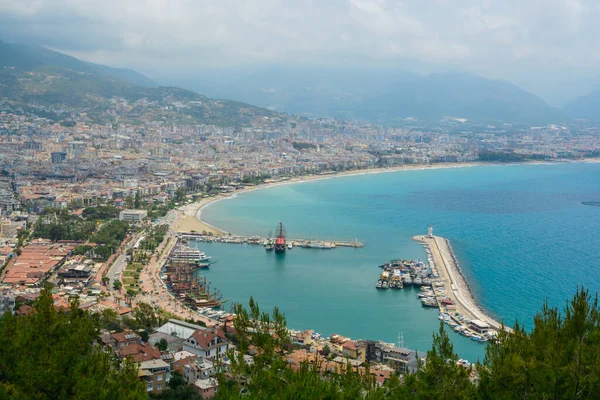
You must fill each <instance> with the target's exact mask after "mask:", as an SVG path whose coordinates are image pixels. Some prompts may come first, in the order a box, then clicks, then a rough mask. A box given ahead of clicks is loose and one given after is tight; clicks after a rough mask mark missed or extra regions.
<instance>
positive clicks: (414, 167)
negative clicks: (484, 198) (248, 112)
mask: <svg viewBox="0 0 600 400" xmlns="http://www.w3.org/2000/svg"><path fill="white" fill-rule="evenodd" d="M567 162H571V161H567ZM573 162H582V163H600V158H589V159H585V160H578V161H573ZM555 163H560V162H559V161H557V162H555ZM513 164H523V165H533V164H553V162H546V161H536V162H524V163H503V164H499V163H487V162H479V161H473V162H464V163H435V164H426V165H423V164H405V165H400V166H396V167H390V168H368V169H360V170H352V171H344V172H338V173H325V174H311V175H304V176H300V177H295V178H291V179H281V180H277V181H273V182H267V183H264V184H261V185H257V186H252V187H246V188H244V189H241V190H236V191H235V192H232V193H230V194H219V195H217V196H214V197H207V198H203V199H201V200H199V201H197V202H195V203H192V204H188V205H186V206H184V207H182V208H181V210H182V214H181V215H180V216H179V217H178V219H177V221H176V222H175V225H174V226H175V230H176V231H177V232H191V231H196V232H202V231H203V230H206V231H207V232H212V233H213V234H214V235H223V234H227V233H229V232H225V231H223V230H221V229H219V228H218V227H215V226H213V225H211V224H209V223H207V222H205V221H203V220H202V210H203V209H204V208H206V207H208V206H209V205H211V204H213V203H216V202H218V201H221V200H227V199H231V198H233V197H235V196H237V195H240V194H243V193H248V192H253V191H256V190H263V189H268V188H272V187H276V186H282V185H292V184H299V183H305V182H313V181H317V180H324V179H335V178H342V177H348V176H356V175H369V174H383V173H392V172H400V171H419V170H432V169H448V168H468V167H479V166H502V165H513Z"/></svg>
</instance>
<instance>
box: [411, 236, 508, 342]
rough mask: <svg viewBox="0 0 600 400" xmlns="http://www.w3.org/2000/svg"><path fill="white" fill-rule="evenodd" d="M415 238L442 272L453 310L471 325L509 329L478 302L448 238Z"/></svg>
mask: <svg viewBox="0 0 600 400" xmlns="http://www.w3.org/2000/svg"><path fill="white" fill-rule="evenodd" d="M413 240H416V241H417V242H420V243H422V244H423V245H424V246H425V248H426V250H427V253H428V255H429V256H430V257H431V262H432V263H433V264H434V266H435V268H436V270H437V271H438V273H439V274H440V280H441V282H443V284H444V286H445V287H446V294H447V295H451V296H452V297H453V298H454V299H453V300H454V306H455V310H452V311H454V312H457V313H459V314H460V315H461V316H462V317H463V318H465V319H467V320H470V322H469V324H470V326H474V327H477V326H480V327H486V326H489V327H490V328H492V329H494V330H496V331H497V330H500V329H503V328H504V329H507V330H509V328H507V327H504V326H503V324H502V323H500V322H498V321H496V320H495V319H494V318H492V317H491V316H489V315H488V314H487V313H486V312H485V311H484V310H483V309H482V308H481V307H480V306H479V304H477V301H476V299H475V297H474V296H473V292H472V291H471V287H470V286H469V284H468V282H467V280H466V279H465V276H464V275H463V273H462V271H461V270H460V267H459V264H458V261H457V259H456V257H455V255H454V253H453V252H452V248H451V247H450V242H449V241H448V239H446V238H443V237H440V236H428V235H419V236H414V237H413Z"/></svg>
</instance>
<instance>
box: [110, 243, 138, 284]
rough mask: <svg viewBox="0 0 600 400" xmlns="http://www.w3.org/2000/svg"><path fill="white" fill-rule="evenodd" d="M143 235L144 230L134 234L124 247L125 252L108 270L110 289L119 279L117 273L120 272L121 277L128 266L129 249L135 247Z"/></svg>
mask: <svg viewBox="0 0 600 400" xmlns="http://www.w3.org/2000/svg"><path fill="white" fill-rule="evenodd" d="M142 235H143V232H138V233H136V234H135V235H133V236H132V238H131V239H130V240H129V242H128V243H127V245H125V248H124V249H123V253H122V254H120V255H119V256H118V257H117V259H116V260H115V262H114V263H113V264H112V266H111V267H110V269H109V270H108V272H107V274H106V276H108V279H109V281H108V288H109V290H112V288H113V284H114V283H115V281H116V280H117V279H116V277H115V275H116V274H118V275H119V277H120V276H121V274H122V273H123V270H124V269H125V267H126V266H127V250H129V249H131V248H133V246H134V245H135V244H136V243H137V241H138V240H139V239H140V238H141V237H142Z"/></svg>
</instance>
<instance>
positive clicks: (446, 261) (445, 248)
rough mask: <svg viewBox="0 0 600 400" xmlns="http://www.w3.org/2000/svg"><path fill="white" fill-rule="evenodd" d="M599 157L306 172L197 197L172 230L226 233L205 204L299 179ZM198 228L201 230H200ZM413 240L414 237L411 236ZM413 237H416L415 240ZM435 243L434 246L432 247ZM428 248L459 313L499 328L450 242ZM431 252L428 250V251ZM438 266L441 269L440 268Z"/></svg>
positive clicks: (437, 242)
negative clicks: (206, 213)
mask: <svg viewBox="0 0 600 400" xmlns="http://www.w3.org/2000/svg"><path fill="white" fill-rule="evenodd" d="M598 162H600V159H586V160H577V161H557V162H524V163H488V162H472V163H440V164H434V165H403V166H398V167H393V168H372V169H362V170H354V171H345V172H342V173H336V174H323V175H306V176H302V177H297V178H292V179H287V180H280V181H276V182H269V183H266V184H262V185H258V186H254V187H248V188H245V189H242V190H237V191H235V192H233V193H229V194H220V195H218V196H215V197H207V198H204V199H201V200H200V201H198V202H195V203H192V204H189V205H187V206H185V207H183V208H182V209H180V210H181V214H178V218H177V219H176V221H175V223H174V226H176V227H177V228H176V229H175V231H179V232H183V231H186V230H185V229H182V228H183V227H189V226H192V225H193V226H195V228H194V227H192V228H191V229H187V232H189V231H191V230H192V229H193V230H195V231H197V232H201V231H202V230H207V231H211V232H213V234H215V235H227V234H228V232H226V231H224V230H222V229H220V228H218V227H215V226H213V225H211V224H209V223H207V222H205V221H204V220H202V210H204V208H206V207H208V206H209V205H211V204H215V203H216V202H218V201H221V200H227V199H231V198H235V197H236V196H238V195H239V194H244V193H248V192H252V191H256V190H262V189H268V188H272V187H276V186H282V185H290V184H299V183H303V182H312V181H317V180H324V179H333V178H339V177H346V176H355V175H367V174H377V173H391V172H400V171H414V170H428V169H446V168H465V167H476V166H504V165H527V164H533V165H552V164H564V163H598ZM184 218H185V221H188V222H189V221H192V220H195V221H196V222H193V223H192V225H187V224H179V225H178V224H177V222H178V221H182V220H183V219H184ZM202 227H203V228H204V229H202ZM413 239H415V237H413ZM415 240H416V239H415ZM434 244H435V246H434ZM429 247H430V248H432V247H435V248H437V249H438V254H439V256H438V257H437V258H438V260H437V262H436V263H435V264H436V266H438V265H440V266H441V267H442V268H443V271H442V272H444V273H445V274H444V276H445V277H446V279H447V280H448V283H449V284H448V285H447V286H446V287H447V289H448V293H450V292H451V293H453V296H454V299H455V300H456V301H457V303H459V305H460V311H459V310H457V311H459V312H461V314H463V315H465V316H470V317H471V318H472V319H479V320H481V321H484V322H487V323H488V324H489V325H490V326H492V327H493V328H494V329H496V330H499V329H501V327H502V324H501V323H500V322H498V321H496V320H495V319H494V318H492V317H491V316H489V314H487V313H486V311H485V310H484V309H483V308H482V307H481V306H480V305H479V304H478V302H477V300H476V299H475V296H474V295H473V292H472V290H471V287H470V285H469V283H468V281H467V279H466V278H465V276H464V274H463V272H462V271H461V269H460V266H459V264H458V262H457V260H456V258H455V256H454V254H453V252H452V249H451V247H450V243H449V241H448V240H447V239H445V238H439V241H436V242H435V243H432V244H431V245H430V246H429ZM433 253H434V252H433V251H432V254H433ZM440 269H441V268H440ZM453 284H454V286H455V289H456V290H453V288H452V285H453ZM505 329H507V330H510V328H508V327H505Z"/></svg>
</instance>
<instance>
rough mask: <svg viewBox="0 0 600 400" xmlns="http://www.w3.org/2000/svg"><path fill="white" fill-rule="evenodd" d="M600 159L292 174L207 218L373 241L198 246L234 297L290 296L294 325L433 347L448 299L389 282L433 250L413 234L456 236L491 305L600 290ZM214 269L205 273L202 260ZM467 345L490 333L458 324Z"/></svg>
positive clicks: (230, 225)
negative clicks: (389, 269) (307, 178)
mask: <svg viewBox="0 0 600 400" xmlns="http://www.w3.org/2000/svg"><path fill="white" fill-rule="evenodd" d="M584 201H600V164H550V165H548V164H536V165H505V166H477V167H466V168H450V169H426V170H412V171H398V172H392V173H382V174H372V175H357V176H346V177H339V178H335V179H326V180H319V181H312V182H306V183H300V184H293V185H284V186H278V187H273V188H268V189H264V190H258V191H254V192H249V193H243V194H240V195H239V196H236V197H235V198H233V199H228V200H223V201H219V202H216V203H214V204H211V205H210V206H209V207H207V208H205V209H204V210H203V211H202V218H203V219H204V220H206V221H207V222H208V223H210V224H213V225H215V226H218V227H220V228H222V229H224V230H226V231H229V232H234V233H235V234H241V235H261V236H266V235H267V234H268V233H269V231H270V230H271V231H275V228H276V225H277V223H278V222H279V220H282V221H283V223H284V225H285V227H286V228H287V233H288V236H289V237H291V238H315V239H323V240H327V239H332V240H333V239H338V240H353V239H355V238H358V239H359V240H360V241H362V242H363V243H364V244H365V247H364V248H362V249H349V248H337V249H334V250H316V249H312V250H309V249H301V248H297V249H293V250H291V251H289V252H287V253H286V254H285V255H283V256H281V257H279V256H277V255H275V254H272V253H267V252H265V251H264V249H263V248H262V247H260V246H248V245H236V244H205V243H201V244H199V247H200V248H201V249H202V250H203V251H205V252H206V253H208V254H209V255H211V256H213V257H214V259H215V260H217V263H216V264H214V265H213V266H212V267H211V269H210V270H209V271H207V272H206V276H207V278H208V280H209V281H211V282H212V286H213V287H215V288H218V289H219V290H220V291H221V292H222V293H223V294H224V297H226V298H230V299H231V300H230V301H235V302H242V303H245V304H247V301H248V298H249V297H250V296H254V298H255V299H256V300H258V302H259V304H260V305H261V307H262V308H263V309H265V310H267V309H271V308H272V307H273V306H275V305H276V306H278V307H279V308H280V309H281V310H282V311H284V312H285V314H286V316H287V320H288V326H289V327H291V328H295V329H314V330H316V331H318V332H321V333H322V334H324V335H330V334H332V333H339V334H342V335H345V336H350V337H352V338H362V339H381V340H385V341H389V342H398V341H399V340H400V339H403V340H404V345H405V346H406V347H409V348H414V349H417V350H418V351H419V352H423V353H424V352H425V351H427V350H428V349H429V348H430V347H431V337H432V333H433V332H434V331H436V330H437V329H438V328H439V320H438V318H437V311H436V310H431V309H424V308H422V307H421V305H420V303H419V301H418V299H417V297H416V293H417V291H416V290H402V291H391V290H387V291H378V290H376V289H375V283H376V281H377V277H378V274H379V271H380V270H379V268H378V267H377V266H378V265H379V264H382V263H383V262H385V261H388V260H390V259H392V258H408V259H416V258H419V257H420V258H422V259H423V258H424V257H425V252H424V250H423V248H422V247H421V246H420V245H419V244H418V243H416V242H413V241H412V240H411V237H412V236H414V235H417V234H423V233H425V232H426V230H427V226H428V225H429V224H433V227H434V233H435V234H437V235H440V236H444V237H446V238H448V239H449V240H450V243H451V245H452V247H453V249H454V251H455V254H456V256H457V258H458V260H459V262H460V264H461V268H462V270H463V272H464V274H465V276H466V277H467V279H468V281H469V283H470V285H471V287H472V289H473V292H474V295H475V297H476V298H477V299H478V300H479V302H480V304H481V305H482V307H483V308H484V309H486V310H487V311H488V312H489V313H491V315H493V316H495V317H497V318H499V319H504V321H505V322H506V323H507V324H510V325H512V324H513V323H514V321H515V319H516V318H518V319H519V321H524V322H525V325H526V326H527V327H530V326H531V320H532V317H533V316H534V314H535V313H536V311H537V310H539V309H540V308H541V305H542V304H543V302H544V300H545V299H546V298H548V300H549V302H550V304H551V305H555V306H559V307H563V306H564V304H565V301H566V299H567V298H568V297H570V296H572V294H573V293H574V292H575V290H576V288H577V286H578V285H585V287H587V288H589V289H591V290H593V291H598V290H600V283H599V282H600V268H599V267H600V265H599V264H600V237H599V236H598V233H597V230H598V227H600V208H599V207H590V206H585V205H582V204H581V202H584ZM203 272H204V271H203ZM450 337H451V338H452V340H453V342H454V344H455V349H456V350H457V352H458V354H459V356H461V357H463V358H467V359H469V360H471V361H475V360H476V359H477V358H479V359H481V358H483V355H484V354H485V345H482V344H479V343H475V342H472V341H471V340H469V339H467V338H463V337H461V336H459V335H457V334H455V333H454V332H450Z"/></svg>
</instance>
